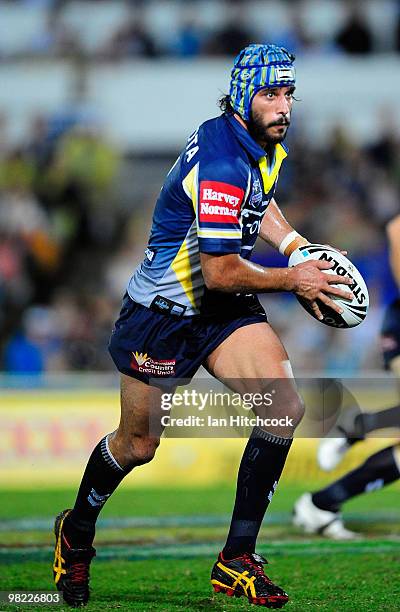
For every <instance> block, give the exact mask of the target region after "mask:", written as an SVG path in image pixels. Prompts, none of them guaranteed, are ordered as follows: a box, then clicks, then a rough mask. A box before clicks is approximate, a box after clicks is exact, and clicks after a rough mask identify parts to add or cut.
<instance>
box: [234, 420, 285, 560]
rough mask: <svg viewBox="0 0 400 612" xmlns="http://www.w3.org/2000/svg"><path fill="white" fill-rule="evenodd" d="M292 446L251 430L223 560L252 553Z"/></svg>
mask: <svg viewBox="0 0 400 612" xmlns="http://www.w3.org/2000/svg"><path fill="white" fill-rule="evenodd" d="M291 443H292V439H291V438H281V437H279V436H275V435H274V434H270V433H267V432H266V431H264V430H262V429H260V428H259V427H255V428H254V430H253V432H252V434H251V436H250V439H249V441H248V442H247V446H246V448H245V450H244V453H243V457H242V460H241V463H240V468H239V473H238V479H237V489H236V499H235V506H234V509H233V515H232V521H231V526H230V529H229V534H228V539H227V541H226V544H225V547H224V549H223V556H224V558H225V559H233V558H234V557H238V556H240V555H241V554H243V553H244V552H254V550H255V545H256V539H257V536H258V532H259V530H260V527H261V523H262V520H263V518H264V514H265V511H266V509H267V507H268V504H269V502H270V501H271V499H272V495H273V494H274V491H275V489H276V487H277V485H278V480H279V478H280V475H281V473H282V470H283V466H284V465H285V461H286V457H287V454H288V452H289V449H290V445H291Z"/></svg>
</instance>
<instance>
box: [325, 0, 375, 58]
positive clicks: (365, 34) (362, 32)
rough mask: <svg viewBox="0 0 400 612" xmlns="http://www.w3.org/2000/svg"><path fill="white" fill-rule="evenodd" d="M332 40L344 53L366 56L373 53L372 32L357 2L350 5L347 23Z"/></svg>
mask: <svg viewBox="0 0 400 612" xmlns="http://www.w3.org/2000/svg"><path fill="white" fill-rule="evenodd" d="M334 40H335V43H336V45H337V46H338V47H339V48H340V49H341V50H342V51H344V52H345V53H349V54H353V55H366V54H368V53H371V52H372V51H373V36H372V31H371V28H370V26H369V25H368V23H367V21H366V19H365V17H364V15H363V12H362V8H361V5H360V4H359V3H358V2H355V3H354V2H353V3H352V4H351V5H350V7H349V15H348V18H347V22H346V23H345V24H344V26H343V27H342V28H341V29H340V30H339V31H338V32H337V34H336V35H335V38H334Z"/></svg>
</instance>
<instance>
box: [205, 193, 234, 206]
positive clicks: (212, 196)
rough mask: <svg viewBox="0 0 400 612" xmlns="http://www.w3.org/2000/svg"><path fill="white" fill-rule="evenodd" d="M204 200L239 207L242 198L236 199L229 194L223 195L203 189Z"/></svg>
mask: <svg viewBox="0 0 400 612" xmlns="http://www.w3.org/2000/svg"><path fill="white" fill-rule="evenodd" d="M202 200H211V201H216V200H217V201H218V202H225V203H226V204H231V205H232V206H238V205H239V202H240V198H237V197H235V196H234V195H231V194H229V193H221V192H220V191H214V190H213V189H203V194H202Z"/></svg>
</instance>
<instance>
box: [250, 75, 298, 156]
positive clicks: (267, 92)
mask: <svg viewBox="0 0 400 612" xmlns="http://www.w3.org/2000/svg"><path fill="white" fill-rule="evenodd" d="M294 90H295V87H275V88H271V89H262V90H261V91H259V92H257V93H256V95H255V96H254V98H253V102H252V104H251V110H250V120H249V121H248V124H247V125H248V129H249V132H250V134H251V135H252V136H253V138H254V140H255V141H256V142H258V143H259V144H260V145H261V146H264V147H265V146H268V145H274V144H277V143H278V142H282V141H283V140H284V139H285V137H286V133H287V130H288V127H289V125H290V116H291V111H292V105H293V93H294Z"/></svg>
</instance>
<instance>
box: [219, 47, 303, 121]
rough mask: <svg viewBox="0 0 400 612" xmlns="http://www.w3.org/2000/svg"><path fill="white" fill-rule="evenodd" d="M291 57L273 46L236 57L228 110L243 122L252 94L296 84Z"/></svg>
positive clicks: (280, 48)
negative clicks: (236, 114)
mask: <svg viewBox="0 0 400 612" xmlns="http://www.w3.org/2000/svg"><path fill="white" fill-rule="evenodd" d="M294 60H295V56H294V55H293V54H292V53H289V51H287V50H286V49H285V48H284V47H277V46H276V45H256V44H253V45H249V46H248V47H246V48H245V49H243V50H242V51H241V52H240V53H239V55H237V56H236V58H235V61H234V64H233V68H232V72H231V82H230V91H229V98H230V102H231V105H232V108H233V109H234V110H235V111H236V112H237V113H238V114H239V115H240V116H241V117H242V119H244V120H245V121H247V120H248V119H249V118H250V106H251V103H252V100H253V98H254V96H255V95H256V93H257V92H258V91H260V89H264V88H265V87H290V86H291V85H294V84H295V82H296V72H295V69H294V66H293V62H294Z"/></svg>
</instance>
